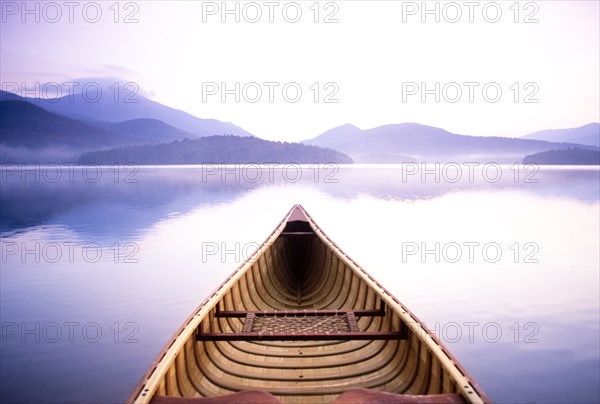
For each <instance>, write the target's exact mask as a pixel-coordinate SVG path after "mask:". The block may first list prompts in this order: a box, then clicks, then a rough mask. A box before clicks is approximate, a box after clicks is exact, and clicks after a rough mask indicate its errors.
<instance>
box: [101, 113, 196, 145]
mask: <svg viewBox="0 0 600 404" xmlns="http://www.w3.org/2000/svg"><path fill="white" fill-rule="evenodd" d="M93 125H94V126H98V127H103V128H106V129H110V130H111V131H113V132H117V133H120V134H121V135H122V136H123V137H127V138H129V139H132V140H135V143H139V144H147V143H151V144H154V143H166V142H171V141H173V140H181V139H185V138H193V137H194V136H193V135H191V134H190V133H188V132H184V131H182V130H180V129H177V128H174V127H173V126H171V125H167V124H166V123H164V122H163V121H159V120H158V119H147V118H141V119H132V120H130V121H125V122H117V123H106V122H100V123H98V122H97V123H93Z"/></svg>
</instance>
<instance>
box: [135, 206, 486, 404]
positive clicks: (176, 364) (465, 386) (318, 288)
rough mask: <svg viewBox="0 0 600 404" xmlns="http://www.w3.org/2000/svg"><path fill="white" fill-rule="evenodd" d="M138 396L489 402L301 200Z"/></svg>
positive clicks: (139, 399) (153, 369) (195, 317)
mask: <svg viewBox="0 0 600 404" xmlns="http://www.w3.org/2000/svg"><path fill="white" fill-rule="evenodd" d="M179 397H183V398H179ZM129 402H135V403H147V402H153V403H225V402H227V403H242V402H245V403H259V402H260V403H263V402H264V403H271V402H273V403H277V402H282V403H329V402H336V403H363V402H379V403H427V402H428V403H442V402H443V403H463V402H466V403H488V402H490V400H489V399H488V398H487V396H486V395H485V393H484V392H483V391H482V389H481V388H480V387H479V386H478V385H477V384H476V383H475V381H474V380H473V379H472V378H471V377H470V376H469V374H468V373H467V372H466V371H465V370H464V369H463V367H462V366H461V365H460V364H459V363H458V362H457V360H456V359H455V358H454V357H453V356H452V355H451V354H450V352H449V351H448V350H447V349H446V348H445V347H444V346H443V345H442V344H441V343H440V341H438V339H437V338H436V337H435V336H434V335H433V334H432V333H431V332H430V331H429V330H428V329H427V328H426V327H425V325H424V324H422V323H421V322H420V321H419V320H418V319H417V318H416V317H415V315H414V314H412V313H411V312H410V311H409V310H408V309H407V308H406V307H405V306H404V305H403V304H402V303H400V302H399V301H398V300H397V299H396V298H395V297H394V296H392V294H391V293H389V292H388V291H387V290H386V289H385V288H383V287H382V286H381V285H380V284H379V283H378V282H377V281H375V280H374V279H373V278H372V277H371V276H370V275H369V274H368V273H367V272H366V271H364V270H363V269H362V268H361V267H360V266H358V264H356V263H355V262H354V261H353V260H352V259H350V258H349V257H348V256H347V255H346V254H345V253H344V252H343V251H342V250H341V249H340V248H339V247H338V246H337V245H336V244H335V243H334V242H333V241H331V240H330V239H329V238H328V237H327V236H326V235H325V233H324V232H323V231H322V230H321V228H320V227H319V226H318V225H317V224H316V223H315V222H314V221H313V220H312V218H311V217H310V216H309V215H308V214H307V213H306V211H305V210H304V209H303V208H302V207H301V206H300V205H296V206H294V207H293V208H292V209H291V210H290V212H289V213H288V214H287V215H286V216H285V218H284V219H283V220H282V221H281V223H279V225H278V226H277V228H276V229H275V230H274V231H273V232H272V233H271V235H270V236H269V237H268V239H267V240H266V241H265V242H264V243H263V244H262V245H261V246H260V247H259V248H258V249H257V251H256V252H255V253H254V255H253V256H252V257H250V258H249V259H248V260H247V261H246V262H244V263H243V264H242V265H241V266H240V267H239V268H238V269H237V270H235V271H234V272H233V273H232V274H231V275H230V276H229V277H228V278H227V279H226V280H225V282H223V283H222V284H221V285H220V286H219V287H218V288H217V289H216V290H215V291H214V292H213V293H212V294H211V295H210V296H209V297H208V298H207V299H206V300H205V301H204V302H203V303H202V304H201V305H200V306H199V307H198V308H197V309H196V310H195V311H194V312H193V313H192V315H191V316H190V317H189V318H188V319H187V321H185V323H184V324H183V326H182V327H181V328H180V329H179V330H178V331H177V332H176V333H175V335H174V336H173V338H172V339H171V340H170V341H169V342H168V343H167V345H166V346H165V348H164V349H163V351H162V352H161V353H160V354H159V355H158V357H157V359H156V360H155V361H154V362H153V363H152V365H151V366H150V369H149V370H148V372H147V373H146V375H145V376H144V377H143V378H142V380H141V381H140V383H139V384H138V386H137V387H136V388H135V390H134V391H133V393H132V395H131V396H130V397H129Z"/></svg>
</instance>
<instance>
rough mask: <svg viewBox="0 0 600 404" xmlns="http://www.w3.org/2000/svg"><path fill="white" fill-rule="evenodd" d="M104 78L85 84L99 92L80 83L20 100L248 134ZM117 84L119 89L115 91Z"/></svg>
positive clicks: (90, 116) (100, 117)
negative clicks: (64, 91)
mask: <svg viewBox="0 0 600 404" xmlns="http://www.w3.org/2000/svg"><path fill="white" fill-rule="evenodd" d="M105 82H106V80H103V81H102V85H101V84H97V87H96V86H94V87H91V86H90V87H89V88H100V95H96V93H95V90H93V89H90V90H89V95H86V94H87V93H84V92H83V91H81V88H82V85H80V86H78V87H75V91H73V94H70V95H65V96H63V97H60V98H56V99H42V98H23V99H22V100H24V101H28V102H30V103H32V104H34V105H36V106H38V107H42V108H44V109H46V110H48V111H50V112H54V113H55V114H60V115H65V116H68V117H70V118H74V119H78V120H88V121H99V122H113V123H115V122H123V121H129V120H134V119H140V118H150V119H157V120H160V121H163V122H165V123H167V124H169V125H171V126H173V127H175V128H177V129H180V130H182V131H185V132H188V133H190V134H192V135H194V136H212V135H237V136H252V134H251V133H249V132H247V131H246V130H244V129H242V128H240V127H239V126H236V125H234V124H232V123H230V122H221V121H218V120H216V119H201V118H198V117H196V116H194V115H191V114H188V113H187V112H183V111H180V110H178V109H175V108H171V107H168V106H166V105H163V104H160V103H158V102H155V101H152V100H150V99H148V98H146V97H144V96H142V95H141V94H139V93H137V92H135V91H134V89H133V87H131V84H128V83H119V82H117V83H116V86H115V84H113V85H108V83H105ZM94 84H96V83H94ZM128 85H129V87H128ZM117 86H118V87H119V92H117V91H116V88H117ZM77 90H79V91H77ZM15 96H16V95H15V94H12V93H7V92H5V91H2V92H0V101H4V100H14V97H15ZM95 98H98V100H97V101H95V100H94V99H95Z"/></svg>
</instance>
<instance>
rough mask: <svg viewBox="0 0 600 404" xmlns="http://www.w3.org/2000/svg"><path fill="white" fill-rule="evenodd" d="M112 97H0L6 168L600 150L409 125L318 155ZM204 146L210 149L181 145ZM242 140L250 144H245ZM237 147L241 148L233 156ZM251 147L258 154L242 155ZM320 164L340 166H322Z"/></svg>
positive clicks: (328, 139)
mask: <svg viewBox="0 0 600 404" xmlns="http://www.w3.org/2000/svg"><path fill="white" fill-rule="evenodd" d="M109 94H110V96H108V95H106V96H104V97H102V98H101V99H100V100H99V101H98V102H90V101H89V100H86V99H84V97H83V96H82V95H73V96H65V97H62V98H58V99H54V100H44V99H34V98H23V97H20V96H18V95H16V94H12V93H8V92H4V91H0V161H2V162H27V163H35V162H40V163H43V162H56V161H63V162H64V161H76V160H77V159H78V158H79V157H80V156H81V155H82V154H84V153H88V154H86V155H85V156H86V158H90V156H94V157H95V158H98V159H104V158H106V156H113V157H118V158H119V159H121V158H125V156H126V154H124V153H130V155H131V156H134V157H135V159H134V161H138V162H140V164H141V162H142V161H144V162H145V163H144V164H146V163H147V164H161V163H159V161H168V162H165V164H184V161H185V164H192V163H191V161H196V162H198V161H206V162H213V163H225V162H230V161H232V160H230V159H229V157H228V155H229V154H231V156H233V157H232V159H233V160H235V162H241V161H246V162H276V161H283V160H285V158H292V156H293V158H294V159H293V160H289V161H288V162H296V163H298V162H299V161H303V162H304V161H305V159H304V157H305V156H304V157H303V155H302V153H306V156H312V157H311V158H317V157H318V160H315V161H312V162H341V161H346V162H349V161H351V160H353V161H354V162H357V163H403V162H450V161H455V162H461V161H462V162H467V161H471V162H497V163H513V162H520V161H522V160H523V158H525V157H526V156H531V155H535V154H537V153H543V152H548V151H550V150H557V151H560V150H569V149H571V150H573V149H577V148H581V149H584V150H585V149H588V150H593V151H598V150H599V145H600V124H598V123H592V124H589V125H585V126H582V127H580V128H573V129H560V130H546V131H540V132H536V133H533V134H531V135H527V136H523V137H521V138H505V137H483V136H466V135H459V134H454V133H451V132H448V131H446V130H444V129H441V128H435V127H432V126H426V125H421V124H418V123H402V124H392V125H384V126H379V127H376V128H372V129H368V130H363V129H360V128H358V127H356V126H354V125H350V124H346V125H343V126H339V127H337V128H333V129H330V130H328V131H326V132H324V133H323V134H321V135H319V136H317V137H315V138H313V139H310V140H306V141H303V142H302V143H303V144H305V145H310V146H318V147H319V148H320V149H317V148H309V147H305V146H301V147H297V146H298V145H295V146H290V145H289V144H288V143H279V142H264V143H261V142H259V140H260V139H256V138H254V137H253V136H252V135H251V134H250V133H249V132H247V131H245V130H244V129H242V128H240V127H238V126H236V125H234V124H232V123H229V122H221V121H218V120H214V119H201V118H197V117H195V116H193V115H190V114H188V113H186V112H183V111H179V110H177V109H174V108H171V107H168V106H165V105H162V104H159V103H157V102H154V101H151V100H149V99H148V98H145V97H143V96H141V95H140V94H135V95H134V97H133V98H132V99H133V100H137V101H138V102H136V103H128V102H125V97H122V98H123V99H122V100H121V102H114V101H115V100H114V99H112V98H111V97H112V96H113V95H114V94H113V93H110V92H109ZM229 135H233V137H231V136H229ZM203 137H210V138H211V140H210V141H206V142H202V141H199V142H192V143H189V142H183V141H182V140H183V139H192V140H194V139H202V138H203ZM219 137H221V138H222V139H219ZM225 137H227V139H225ZM241 137H248V138H249V139H252V140H247V141H244V140H240V138H241ZM233 139H235V140H233ZM142 145H161V147H150V146H148V147H146V146H144V147H142ZM277 145H279V146H277ZM128 146H130V147H128ZM134 146H135V147H134ZM182 146H188V147H190V150H189V151H185V150H182V149H181V147H182ZM259 146H260V147H265V149H266V150H268V153H266V154H260V153H258V148H259ZM239 147H241V148H242V149H239V150H238V149H236V148H239ZM244 147H247V148H249V149H248V150H250V151H251V152H252V154H248V155H246V156H243V153H244V149H243V148H244ZM326 149H333V150H326ZM101 151H103V152H102V153H100V152H101ZM104 151H105V152H104ZM158 151H160V153H159V152H158ZM334 151H337V152H339V153H337V154H336V152H334ZM95 152H98V153H97V154H94V153H95ZM144 152H147V153H149V154H148V155H149V156H154V157H153V158H152V161H151V160H149V159H148V158H146V157H144V155H143V153H144ZM192 152H193V153H196V156H195V157H194V156H193V155H191V154H190V153H192ZM161 153H164V156H163V155H161ZM207 153H209V154H207ZM210 153H212V154H210ZM240 153H241V154H240ZM298 153H299V154H298ZM571 154H572V156H571V157H573V156H575V157H573V158H576V157H577V156H583V154H581V153H579V154H573V153H571ZM348 156H349V157H348ZM243 157H244V158H245V160H244V158H243ZM128 158H129V157H128ZM323 158H331V159H333V160H332V161H324V160H323ZM282 159H283V160H282ZM586 161H587V160H586ZM307 162H309V161H307ZM582 164H583V163H582Z"/></svg>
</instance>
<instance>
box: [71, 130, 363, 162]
mask: <svg viewBox="0 0 600 404" xmlns="http://www.w3.org/2000/svg"><path fill="white" fill-rule="evenodd" d="M291 162H293V163H296V164H313V163H338V164H352V159H351V158H350V157H348V156H346V155H345V154H343V153H340V152H338V151H335V150H331V149H326V148H322V147H318V146H308V145H303V144H300V143H287V142H271V141H267V140H262V139H258V138H255V137H248V136H246V137H239V136H209V137H202V138H197V139H184V140H180V141H174V142H171V143H161V144H154V145H141V146H127V147H120V148H116V149H111V150H103V151H96V152H89V153H85V154H83V155H82V156H81V157H80V158H79V163H81V164H91V163H93V164H115V163H120V164H123V165H125V164H136V165H153V164H164V165H168V164H209V163H222V164H237V163H239V164H242V163H256V164H265V163H272V164H285V163H291Z"/></svg>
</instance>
